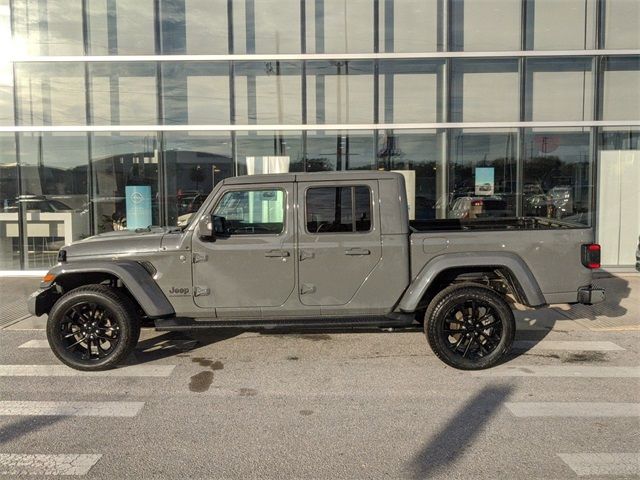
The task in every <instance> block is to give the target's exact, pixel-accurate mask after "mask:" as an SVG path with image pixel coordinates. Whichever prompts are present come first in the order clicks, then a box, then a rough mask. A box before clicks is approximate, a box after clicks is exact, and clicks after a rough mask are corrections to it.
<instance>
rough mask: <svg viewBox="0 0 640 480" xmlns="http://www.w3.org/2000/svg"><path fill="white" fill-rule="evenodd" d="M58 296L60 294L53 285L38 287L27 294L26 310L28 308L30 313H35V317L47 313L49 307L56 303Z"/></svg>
mask: <svg viewBox="0 0 640 480" xmlns="http://www.w3.org/2000/svg"><path fill="white" fill-rule="evenodd" d="M59 297H60V294H59V293H58V291H57V290H56V287H55V286H53V285H51V286H49V287H44V288H40V289H39V290H37V291H36V292H33V293H32V294H31V295H29V298H28V299H27V310H29V313H30V314H31V315H35V316H36V317H39V316H40V315H44V314H45V313H49V311H50V310H51V307H53V304H54V303H56V300H58V298H59Z"/></svg>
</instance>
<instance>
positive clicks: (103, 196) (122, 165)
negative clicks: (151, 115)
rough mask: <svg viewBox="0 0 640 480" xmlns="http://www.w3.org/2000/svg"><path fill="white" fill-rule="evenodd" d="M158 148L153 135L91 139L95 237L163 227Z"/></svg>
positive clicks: (105, 135)
mask: <svg viewBox="0 0 640 480" xmlns="http://www.w3.org/2000/svg"><path fill="white" fill-rule="evenodd" d="M158 147H159V145H158V141H157V139H156V134H155V133H153V132H148V133H145V132H135V133H131V132H108V133H103V132H98V133H94V134H92V135H91V166H92V172H93V179H92V181H93V198H92V199H91V203H92V205H93V221H94V232H95V233H103V232H110V231H113V230H125V229H127V228H130V229H135V228H145V227H147V226H149V225H160V208H161V201H160V200H161V197H160V195H159V193H158V192H159V188H158V187H159V186H158V157H159V155H158ZM136 192H137V193H138V194H139V195H137V198H135V197H136V195H134V194H135V193H136ZM140 198H142V200H141V201H140V200H139V199H140ZM134 199H135V200H136V201H135V202H134ZM144 223H147V225H144Z"/></svg>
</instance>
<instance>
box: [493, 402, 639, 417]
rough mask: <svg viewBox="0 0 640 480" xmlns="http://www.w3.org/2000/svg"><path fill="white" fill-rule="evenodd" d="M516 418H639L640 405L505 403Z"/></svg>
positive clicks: (608, 403)
mask: <svg viewBox="0 0 640 480" xmlns="http://www.w3.org/2000/svg"><path fill="white" fill-rule="evenodd" d="M505 406H506V407H507V408H508V409H509V411H510V412H511V413H512V414H513V415H515V416H516V417H640V403H612V402H507V403H505Z"/></svg>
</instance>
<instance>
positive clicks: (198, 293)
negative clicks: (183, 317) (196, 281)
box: [193, 285, 211, 297]
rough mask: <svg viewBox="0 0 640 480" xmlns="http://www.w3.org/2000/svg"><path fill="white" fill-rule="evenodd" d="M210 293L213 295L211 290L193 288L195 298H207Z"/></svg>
mask: <svg viewBox="0 0 640 480" xmlns="http://www.w3.org/2000/svg"><path fill="white" fill-rule="evenodd" d="M209 293H211V290H209V288H207V287H199V286H197V285H196V286H194V287H193V296H194V297H206V296H207V295H209Z"/></svg>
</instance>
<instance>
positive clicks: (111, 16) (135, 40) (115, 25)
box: [87, 0, 155, 55]
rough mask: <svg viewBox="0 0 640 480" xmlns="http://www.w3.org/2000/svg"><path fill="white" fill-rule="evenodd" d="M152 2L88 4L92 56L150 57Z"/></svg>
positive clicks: (94, 1) (96, 0)
mask: <svg viewBox="0 0 640 480" xmlns="http://www.w3.org/2000/svg"><path fill="white" fill-rule="evenodd" d="M153 2H154V0H136V1H135V2H131V1H124V2H123V1H114V0H91V1H90V2H87V29H88V37H89V38H88V40H89V53H90V54H91V55H153V54H154V53H155V24H154V7H153Z"/></svg>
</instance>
